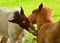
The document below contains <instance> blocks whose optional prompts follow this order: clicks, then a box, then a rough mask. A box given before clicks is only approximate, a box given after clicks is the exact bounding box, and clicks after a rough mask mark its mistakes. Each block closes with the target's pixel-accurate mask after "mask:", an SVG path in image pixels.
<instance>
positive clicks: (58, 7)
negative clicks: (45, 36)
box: [0, 0, 60, 43]
mask: <svg viewBox="0 0 60 43" xmlns="http://www.w3.org/2000/svg"><path fill="white" fill-rule="evenodd" d="M40 3H43V4H44V6H47V7H49V8H51V9H52V20H53V21H54V22H55V21H58V20H59V19H60V0H0V7H7V8H9V9H13V8H16V7H21V6H22V7H23V9H24V12H25V14H26V16H29V15H30V14H31V12H32V11H33V10H34V9H36V8H38V6H39V5H40ZM33 38H34V36H33V35H32V34H30V33H28V34H27V35H26V38H25V40H24V43H32V40H33Z"/></svg>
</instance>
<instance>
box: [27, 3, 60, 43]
mask: <svg viewBox="0 0 60 43" xmlns="http://www.w3.org/2000/svg"><path fill="white" fill-rule="evenodd" d="M28 18H29V19H30V20H31V22H32V23H33V24H34V23H36V24H37V28H38V35H37V43H60V21H58V22H56V23H53V21H52V20H51V9H50V8H48V7H46V6H43V4H40V5H39V7H38V8H37V9H35V10H34V11H33V12H32V14H31V15H30V16H29V17H28Z"/></svg>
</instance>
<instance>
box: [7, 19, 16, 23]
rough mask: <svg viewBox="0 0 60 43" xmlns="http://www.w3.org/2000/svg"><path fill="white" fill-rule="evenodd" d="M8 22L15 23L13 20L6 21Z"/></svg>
mask: <svg viewBox="0 0 60 43" xmlns="http://www.w3.org/2000/svg"><path fill="white" fill-rule="evenodd" d="M8 21H9V22H12V23H16V21H15V20H14V19H13V20H8Z"/></svg>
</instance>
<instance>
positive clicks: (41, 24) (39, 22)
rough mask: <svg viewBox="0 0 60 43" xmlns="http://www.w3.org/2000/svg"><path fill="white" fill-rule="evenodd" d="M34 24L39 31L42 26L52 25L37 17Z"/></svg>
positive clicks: (49, 21) (48, 20)
mask: <svg viewBox="0 0 60 43" xmlns="http://www.w3.org/2000/svg"><path fill="white" fill-rule="evenodd" d="M36 23H37V27H38V29H40V27H42V26H43V25H45V24H49V23H52V21H51V20H50V19H45V18H42V17H40V16H39V15H38V17H37V21H36Z"/></svg>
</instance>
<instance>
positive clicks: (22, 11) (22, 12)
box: [20, 7, 25, 16]
mask: <svg viewBox="0 0 60 43" xmlns="http://www.w3.org/2000/svg"><path fill="white" fill-rule="evenodd" d="M20 14H21V15H24V10H23V8H22V7H21V10H20ZM24 16H25V15H24Z"/></svg>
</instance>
